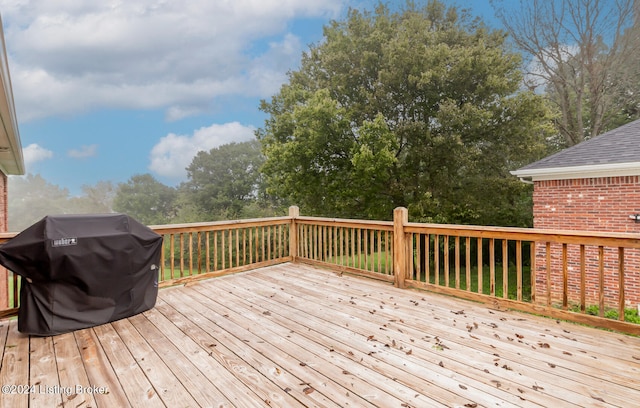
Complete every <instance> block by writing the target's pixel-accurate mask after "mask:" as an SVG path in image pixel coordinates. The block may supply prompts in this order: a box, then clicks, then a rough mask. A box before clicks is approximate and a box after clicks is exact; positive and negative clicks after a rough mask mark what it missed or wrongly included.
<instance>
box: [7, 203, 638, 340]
mask: <svg viewBox="0 0 640 408" xmlns="http://www.w3.org/2000/svg"><path fill="white" fill-rule="evenodd" d="M394 218H395V219H394V221H376V220H354V219H341V218H323V217H308V216H300V215H299V211H298V210H297V207H292V208H291V209H290V212H289V215H288V216H284V217H271V218H258V219H245V220H231V221H215V222H204V223H191V224H174V225H155V226H151V227H150V228H151V229H153V230H154V231H156V232H157V233H158V234H160V235H162V236H163V238H164V242H163V249H162V262H161V263H162V265H161V271H160V274H159V286H161V287H162V286H170V285H175V284H183V283H186V282H189V281H193V280H197V279H204V278H209V277H214V276H220V275H225V274H229V273H234V272H238V271H244V270H248V269H253V268H259V267H263V266H267V265H273V264H276V263H281V262H304V263H309V264H314V265H320V266H323V267H327V268H330V269H332V270H335V271H338V272H341V273H342V272H348V273H353V274H359V275H363V276H367V277H372V278H375V279H380V280H383V281H387V282H392V283H394V284H395V285H396V286H398V287H401V288H414V289H421V290H428V291H432V292H437V293H444V294H447V295H453V296H457V297H461V298H465V299H470V300H473V301H479V302H483V303H485V304H487V305H489V306H490V307H496V308H509V309H517V310H521V311H525V312H530V313H536V314H541V315H545V316H549V317H553V318H562V319H567V320H571V321H576V322H580V323H586V324H590V325H594V326H599V327H605V328H609V329H615V330H619V331H623V332H627V333H633V334H639V335H640V325H639V324H633V323H629V322H627V321H625V320H626V317H625V313H628V311H629V310H630V309H633V308H634V306H637V304H639V303H640V289H638V286H639V285H638V284H637V282H638V280H639V279H638V275H637V274H638V272H637V270H638V267H639V265H640V236H638V235H636V234H626V233H607V232H594V231H560V230H541V229H527V228H512V227H491V226H490V227H483V226H469V225H442V224H424V223H414V222H407V220H406V209H403V208H399V209H396V211H395V212H394ZM15 235H16V234H15V233H1V234H0V243H1V242H5V241H6V240H8V239H10V238H12V237H13V236H15ZM6 275H7V276H6V278H5V281H6V282H7V283H6V285H5V286H6V290H5V291H6V292H7V293H9V294H10V296H9V297H10V298H11V302H10V303H9V304H6V305H5V307H4V310H2V308H0V316H7V315H12V314H15V312H16V310H17V307H18V302H17V300H18V296H17V294H18V279H17V277H16V276H14V275H13V274H11V273H10V272H9V273H7V274H6ZM0 278H2V275H1V274H0ZM1 294H2V292H1V291H0V295H1Z"/></svg>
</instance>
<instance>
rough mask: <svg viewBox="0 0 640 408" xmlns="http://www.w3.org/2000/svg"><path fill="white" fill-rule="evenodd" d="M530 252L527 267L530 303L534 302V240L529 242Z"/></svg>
mask: <svg viewBox="0 0 640 408" xmlns="http://www.w3.org/2000/svg"><path fill="white" fill-rule="evenodd" d="M529 246H530V248H529V250H530V252H529V258H530V259H531V261H530V263H531V266H530V269H529V281H530V282H531V303H533V304H535V303H536V242H535V241H531V243H530V245H529Z"/></svg>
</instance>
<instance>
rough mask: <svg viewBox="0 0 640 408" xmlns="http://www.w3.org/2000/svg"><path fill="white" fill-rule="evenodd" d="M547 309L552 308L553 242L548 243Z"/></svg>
mask: <svg viewBox="0 0 640 408" xmlns="http://www.w3.org/2000/svg"><path fill="white" fill-rule="evenodd" d="M546 249H547V251H546V256H547V271H546V272H547V307H548V306H551V242H547V248H546Z"/></svg>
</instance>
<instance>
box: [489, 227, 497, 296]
mask: <svg viewBox="0 0 640 408" xmlns="http://www.w3.org/2000/svg"><path fill="white" fill-rule="evenodd" d="M489 285H490V288H489V289H490V290H489V293H490V294H491V296H495V295H496V240H495V239H494V238H491V239H490V240H489Z"/></svg>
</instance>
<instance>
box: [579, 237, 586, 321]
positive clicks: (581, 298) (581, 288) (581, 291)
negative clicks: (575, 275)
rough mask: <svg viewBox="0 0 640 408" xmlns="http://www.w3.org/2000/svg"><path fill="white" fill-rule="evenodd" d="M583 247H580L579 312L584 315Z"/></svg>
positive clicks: (584, 262)
mask: <svg viewBox="0 0 640 408" xmlns="http://www.w3.org/2000/svg"><path fill="white" fill-rule="evenodd" d="M585 252H586V251H585V247H584V245H580V312H581V313H584V312H585V310H586V304H587V300H586V295H587V293H586V292H587V289H586V286H587V276H586V275H587V274H586V259H585V258H586V255H585Z"/></svg>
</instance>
